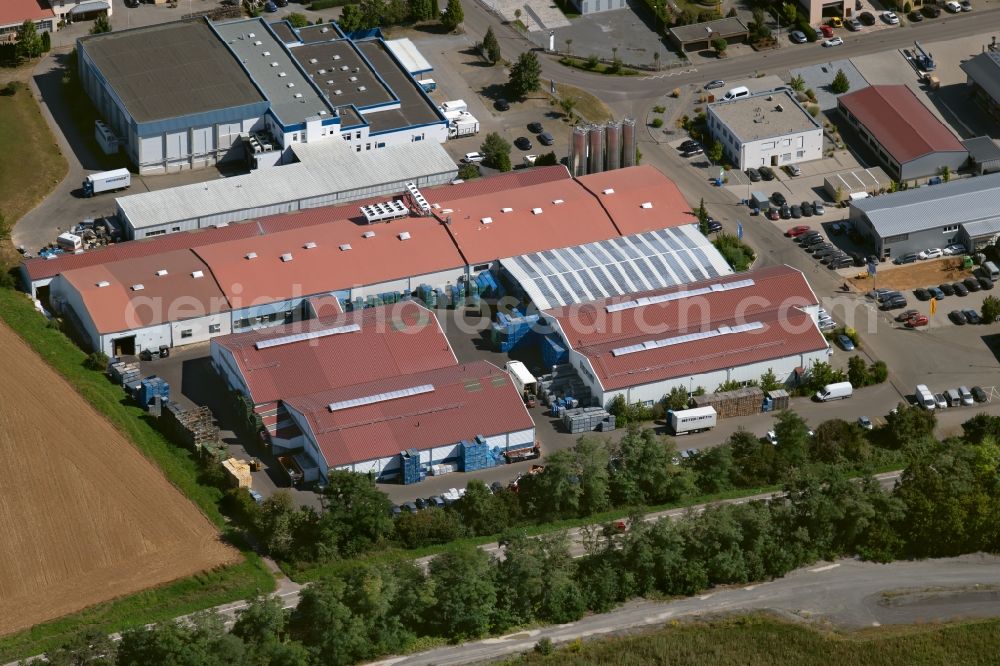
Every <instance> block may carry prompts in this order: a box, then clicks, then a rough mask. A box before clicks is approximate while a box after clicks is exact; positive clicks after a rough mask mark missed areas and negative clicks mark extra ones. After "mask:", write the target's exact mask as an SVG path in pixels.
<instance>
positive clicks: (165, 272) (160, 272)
mask: <svg viewBox="0 0 1000 666" xmlns="http://www.w3.org/2000/svg"><path fill="white" fill-rule="evenodd" d="M156 274H157V275H158V276H159V277H163V276H164V275H166V274H167V269H166V268H161V269H160V270H158V271H156Z"/></svg>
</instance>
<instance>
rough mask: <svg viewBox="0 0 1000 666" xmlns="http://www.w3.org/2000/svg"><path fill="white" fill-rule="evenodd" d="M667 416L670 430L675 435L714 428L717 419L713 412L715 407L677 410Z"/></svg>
mask: <svg viewBox="0 0 1000 666" xmlns="http://www.w3.org/2000/svg"><path fill="white" fill-rule="evenodd" d="M667 416H668V418H669V420H670V429H671V430H672V431H673V433H674V434H675V435H686V434H688V433H692V432H701V431H703V430H709V429H711V428H714V427H715V424H716V423H717V422H718V418H719V417H718V414H716V412H715V407H695V408H694V409H679V410H677V411H671V412H670V413H669V414H668V415H667Z"/></svg>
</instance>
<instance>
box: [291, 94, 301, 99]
mask: <svg viewBox="0 0 1000 666" xmlns="http://www.w3.org/2000/svg"><path fill="white" fill-rule="evenodd" d="M292 97H294V98H295V99H301V98H302V93H295V94H294V95H292Z"/></svg>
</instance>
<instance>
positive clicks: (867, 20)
mask: <svg viewBox="0 0 1000 666" xmlns="http://www.w3.org/2000/svg"><path fill="white" fill-rule="evenodd" d="M857 18H858V22H859V23H860V24H861V25H875V15H874V14H872V13H871V12H860V13H859V14H858V17H857ZM847 27H848V28H850V27H851V26H850V23H848V26H847Z"/></svg>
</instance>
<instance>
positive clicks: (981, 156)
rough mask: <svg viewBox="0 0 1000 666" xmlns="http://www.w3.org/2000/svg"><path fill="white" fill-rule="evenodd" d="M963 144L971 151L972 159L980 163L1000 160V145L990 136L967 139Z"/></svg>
mask: <svg viewBox="0 0 1000 666" xmlns="http://www.w3.org/2000/svg"><path fill="white" fill-rule="evenodd" d="M962 145H963V146H965V148H966V150H968V151H969V154H970V156H971V157H972V159H973V160H975V161H976V162H978V163H980V164H983V163H984V162H995V161H997V160H1000V146H998V145H997V142H996V141H994V140H993V139H991V138H990V137H988V136H977V137H976V138H974V139H966V140H965V141H963V142H962Z"/></svg>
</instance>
